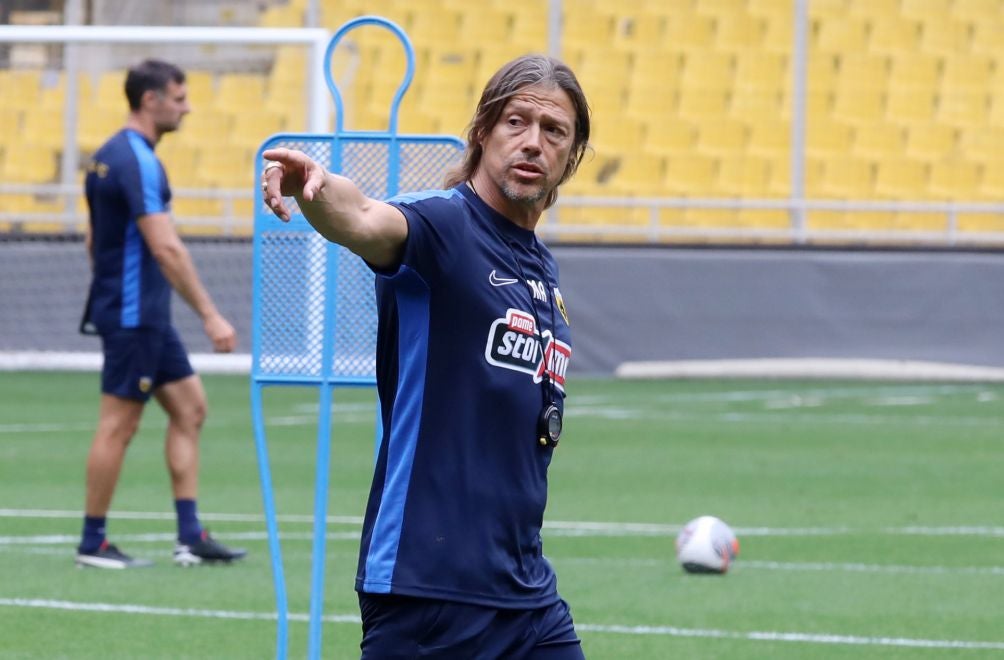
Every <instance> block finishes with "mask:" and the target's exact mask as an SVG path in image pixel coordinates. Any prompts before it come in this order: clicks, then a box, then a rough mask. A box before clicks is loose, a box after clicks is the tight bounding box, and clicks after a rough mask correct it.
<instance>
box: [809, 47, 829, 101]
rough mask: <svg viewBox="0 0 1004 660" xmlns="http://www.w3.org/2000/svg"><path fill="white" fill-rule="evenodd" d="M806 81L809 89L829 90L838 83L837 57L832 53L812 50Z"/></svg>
mask: <svg viewBox="0 0 1004 660" xmlns="http://www.w3.org/2000/svg"><path fill="white" fill-rule="evenodd" d="M805 82H806V87H807V88H808V90H809V91H810V92H811V91H816V92H829V91H831V90H833V89H834V88H835V87H836V85H837V58H836V56H835V55H833V54H832V53H819V52H815V51H810V53H809V61H808V62H807V63H806V72H805Z"/></svg>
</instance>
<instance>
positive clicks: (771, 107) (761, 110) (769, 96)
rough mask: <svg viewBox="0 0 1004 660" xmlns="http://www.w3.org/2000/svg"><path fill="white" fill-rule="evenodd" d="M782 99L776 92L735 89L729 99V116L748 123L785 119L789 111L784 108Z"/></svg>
mask: <svg viewBox="0 0 1004 660" xmlns="http://www.w3.org/2000/svg"><path fill="white" fill-rule="evenodd" d="M783 98H784V97H783V95H782V94H781V93H780V92H778V91H773V92H771V91H758V90H753V89H737V90H735V91H733V93H732V95H731V97H730V99H729V116H731V117H733V118H735V119H739V120H741V121H745V122H748V123H760V122H764V121H770V120H772V119H777V118H778V117H787V116H788V115H789V114H790V110H789V108H787V107H785V106H784V104H783Z"/></svg>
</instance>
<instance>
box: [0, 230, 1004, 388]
mask: <svg viewBox="0 0 1004 660" xmlns="http://www.w3.org/2000/svg"><path fill="white" fill-rule="evenodd" d="M188 244H189V247H190V249H191V252H192V255H193V258H194V259H195V261H196V264H197V266H198V268H199V271H200V273H201V274H202V276H203V279H204V281H205V282H206V284H207V286H208V288H209V290H210V291H211V292H212V294H213V296H214V298H215V299H216V301H217V304H218V305H219V307H220V308H221V311H223V313H224V314H225V315H226V316H227V317H228V318H230V320H231V322H233V323H234V325H235V326H236V328H237V331H238V333H239V335H240V338H241V346H240V349H239V350H242V351H245V352H249V351H250V343H251V288H250V284H251V246H250V244H249V243H247V242H217V241H189V242H188ZM553 251H554V253H555V256H556V257H557V259H558V261H559V263H560V265H561V276H562V282H561V291H562V294H563V297H564V299H565V302H566V305H567V307H568V312H569V315H570V319H571V324H572V332H573V355H572V361H571V369H572V370H573V371H574V372H577V373H597V374H604V373H611V372H613V371H614V370H615V369H616V368H617V366H618V365H620V364H621V363H623V362H628V361H664V360H666V361H673V360H714V359H739V358H841V359H885V360H924V361H935V362H947V363H955V364H969V365H981V366H989V367H1004V341H1002V340H1001V337H1002V335H1004V253H1001V252H938V251H848V250H793V249H792V250H789V249H749V250H743V249H711V248H706V249H680V248H664V249H656V248H613V247H602V248H599V247H597V248H586V247H556V248H554V250H553ZM89 277H90V275H89V267H88V263H87V259H86V256H85V254H84V249H83V245H82V243H81V242H80V241H75V240H70V241H41V240H9V239H8V240H3V241H0V351H4V352H14V351H37V350H45V351H85V352H95V351H99V350H100V344H99V341H98V340H97V339H96V338H94V337H83V336H81V335H79V334H77V326H78V323H79V320H80V313H81V311H82V307H83V303H84V299H85V297H86V290H87V286H88V282H89ZM174 314H175V319H176V323H177V325H178V328H179V331H180V332H181V334H182V336H183V338H184V339H185V341H186V344H187V345H188V347H189V349H190V350H191V351H193V352H206V353H208V352H211V347H210V345H209V342H208V340H206V338H205V336H204V335H203V333H202V327H201V323H200V322H199V320H198V319H197V318H196V317H195V316H194V314H193V313H192V312H191V311H190V310H189V309H188V308H187V306H186V305H185V304H184V302H182V301H181V300H180V299H178V298H176V299H175V301H174Z"/></svg>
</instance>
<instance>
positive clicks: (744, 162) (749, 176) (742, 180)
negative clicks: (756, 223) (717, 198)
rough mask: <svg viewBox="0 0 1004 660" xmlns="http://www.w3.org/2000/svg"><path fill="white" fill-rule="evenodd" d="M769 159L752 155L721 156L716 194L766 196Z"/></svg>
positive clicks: (768, 179)
mask: <svg viewBox="0 0 1004 660" xmlns="http://www.w3.org/2000/svg"><path fill="white" fill-rule="evenodd" d="M769 181H770V161H769V160H768V159H765V158H756V157H753V156H742V155H737V156H730V157H728V158H722V159H721V163H720V165H719V169H718V185H717V189H718V194H719V195H726V196H729V197H767V196H768V190H769V186H768V184H769Z"/></svg>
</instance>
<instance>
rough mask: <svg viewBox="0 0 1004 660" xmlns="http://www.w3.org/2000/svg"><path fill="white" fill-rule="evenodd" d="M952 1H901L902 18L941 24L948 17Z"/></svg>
mask: <svg viewBox="0 0 1004 660" xmlns="http://www.w3.org/2000/svg"><path fill="white" fill-rule="evenodd" d="M952 2H953V0H902V2H901V3H900V11H901V12H902V14H903V15H904V16H907V17H909V18H914V19H917V20H920V21H924V22H925V23H926V22H941V21H944V20H945V19H947V18H948V17H949V15H950V14H951V10H952Z"/></svg>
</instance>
